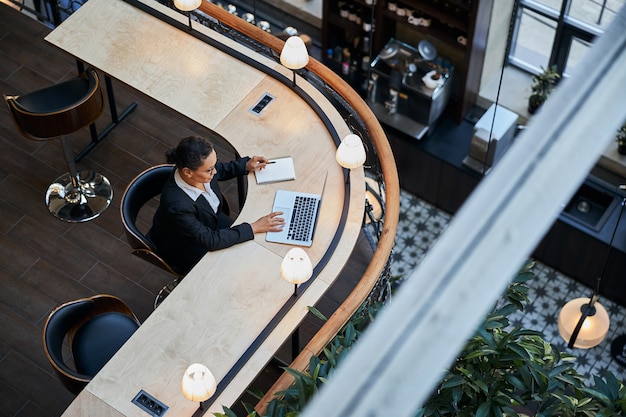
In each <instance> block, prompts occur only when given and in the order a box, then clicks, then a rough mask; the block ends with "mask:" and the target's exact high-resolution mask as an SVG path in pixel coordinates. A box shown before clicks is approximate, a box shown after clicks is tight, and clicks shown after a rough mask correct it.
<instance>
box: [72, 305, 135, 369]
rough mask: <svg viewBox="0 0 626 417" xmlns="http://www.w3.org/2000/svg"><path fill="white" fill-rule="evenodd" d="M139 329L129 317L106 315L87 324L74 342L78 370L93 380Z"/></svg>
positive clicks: (119, 314) (124, 315)
mask: <svg viewBox="0 0 626 417" xmlns="http://www.w3.org/2000/svg"><path fill="white" fill-rule="evenodd" d="M138 328H139V324H137V322H136V321H135V320H133V319H132V318H131V317H129V316H127V315H126V314H122V313H118V312H110V313H104V314H101V315H99V316H96V317H94V318H92V319H91V320H89V321H88V322H87V323H85V324H83V325H82V326H81V327H80V328H79V329H78V331H77V332H76V334H75V335H74V340H73V341H72V353H73V354H74V364H75V366H76V370H77V371H78V372H79V373H81V374H84V375H88V376H90V377H93V376H94V375H96V374H97V373H98V372H99V371H100V369H102V367H103V366H104V365H105V364H106V363H107V362H108V361H109V359H111V357H113V355H115V352H117V351H118V350H119V348H121V347H122V345H123V344H124V343H126V341H127V340H128V339H129V338H130V337H131V336H132V335H133V333H135V330H137V329H138Z"/></svg>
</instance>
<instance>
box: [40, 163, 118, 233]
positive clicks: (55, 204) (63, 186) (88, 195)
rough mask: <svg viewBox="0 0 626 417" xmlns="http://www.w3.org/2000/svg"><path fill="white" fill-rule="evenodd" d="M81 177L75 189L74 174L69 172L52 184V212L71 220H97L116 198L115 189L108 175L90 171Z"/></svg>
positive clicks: (49, 198)
mask: <svg viewBox="0 0 626 417" xmlns="http://www.w3.org/2000/svg"><path fill="white" fill-rule="evenodd" d="M77 177H78V184H79V187H78V189H75V188H74V185H73V181H72V177H71V175H70V174H69V173H65V174H63V175H61V176H60V177H59V178H57V179H56V180H55V181H54V183H52V184H50V186H49V187H48V191H47V192H46V206H47V207H48V210H50V213H52V215H54V216H55V217H57V218H58V219H61V220H63V221H66V222H70V223H80V222H86V221H89V220H92V219H95V218H96V217H98V216H99V215H100V214H102V213H103V212H104V210H106V209H107V207H109V204H111V200H113V188H112V187H111V183H110V182H109V180H108V179H107V178H106V177H104V176H102V175H101V174H98V173H97V172H94V171H88V170H85V171H80V172H79V173H78V174H77Z"/></svg>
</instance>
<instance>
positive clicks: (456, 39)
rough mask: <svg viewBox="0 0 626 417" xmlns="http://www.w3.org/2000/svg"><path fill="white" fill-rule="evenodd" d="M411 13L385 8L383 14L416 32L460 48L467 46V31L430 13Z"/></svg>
mask: <svg viewBox="0 0 626 417" xmlns="http://www.w3.org/2000/svg"><path fill="white" fill-rule="evenodd" d="M408 13H410V14H409V15H403V14H397V13H395V12H394V11H390V10H384V11H383V16H384V17H385V18H386V19H389V20H391V21H393V22H397V23H402V24H404V25H405V26H406V27H409V28H411V30H414V31H416V32H419V33H421V34H424V35H427V36H429V37H433V38H436V39H439V40H440V41H442V42H445V43H447V44H449V45H451V46H452V47H453V48H455V49H458V50H464V49H465V48H466V46H467V38H468V36H467V32H466V31H464V30H460V29H458V28H454V27H451V26H449V25H447V24H446V23H444V22H441V21H438V20H436V19H434V18H432V17H431V16H429V15H425V14H422V13H420V12H416V11H410V12H408Z"/></svg>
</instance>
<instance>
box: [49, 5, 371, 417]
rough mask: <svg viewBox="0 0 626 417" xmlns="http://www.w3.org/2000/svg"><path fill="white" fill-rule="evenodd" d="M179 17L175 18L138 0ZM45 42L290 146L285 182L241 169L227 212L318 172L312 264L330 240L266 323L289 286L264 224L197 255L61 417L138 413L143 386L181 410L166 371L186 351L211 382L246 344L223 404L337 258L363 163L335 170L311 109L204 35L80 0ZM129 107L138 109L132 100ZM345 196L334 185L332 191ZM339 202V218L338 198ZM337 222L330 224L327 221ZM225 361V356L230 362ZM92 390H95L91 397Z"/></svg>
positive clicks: (357, 218)
mask: <svg viewBox="0 0 626 417" xmlns="http://www.w3.org/2000/svg"><path fill="white" fill-rule="evenodd" d="M146 2H149V4H150V5H151V6H152V7H154V8H155V9H158V10H159V11H160V12H162V13H164V14H166V15H168V16H171V17H173V18H174V19H176V20H178V21H180V22H186V18H185V17H184V16H182V15H180V14H178V13H176V12H175V11H172V10H169V9H167V8H165V7H163V6H161V5H160V4H159V3H157V2H151V1H150V0H146ZM194 29H195V30H197V31H199V32H202V33H203V34H205V35H206V36H209V37H211V38H213V39H217V40H218V41H219V42H221V43H223V44H225V45H228V46H229V47H231V48H233V49H234V50H237V51H239V52H242V53H243V54H244V55H246V56H248V57H253V58H254V59H255V60H256V61H257V62H260V63H262V64H263V65H264V66H266V67H267V68H270V69H272V70H275V71H277V72H279V73H280V74H283V75H284V76H285V77H287V79H289V80H290V79H291V72H290V71H288V70H286V69H285V68H283V67H282V66H280V65H279V64H277V63H276V62H275V61H272V60H270V59H268V58H265V57H262V56H260V55H258V56H257V54H256V53H254V52H253V51H250V50H248V49H246V48H245V47H243V46H241V45H239V44H236V43H234V42H233V41H231V40H229V39H227V38H225V37H223V36H221V35H219V34H216V33H214V32H212V31H210V30H209V29H208V28H205V27H203V26H200V25H197V23H196V22H194ZM46 40H48V41H49V42H51V43H52V44H54V45H56V46H58V47H59V48H61V49H63V50H65V51H67V52H69V53H70V54H72V55H74V56H75V57H77V58H78V59H80V60H82V61H84V62H86V63H87V64H89V65H92V66H94V67H96V68H98V69H100V70H102V71H104V72H105V73H107V74H109V75H111V76H112V77H114V78H116V79H119V80H120V81H122V82H124V83H126V84H128V85H130V86H131V87H134V88H136V89H137V90H139V91H141V92H143V93H145V94H147V95H148V96H150V97H152V98H154V99H156V100H158V101H160V102H162V103H164V104H166V105H168V106H169V107H171V108H173V109H175V110H177V111H179V112H180V113H181V114H183V115H185V116H188V117H189V118H191V119H193V120H195V121H197V122H198V123H199V124H201V125H203V126H205V127H208V128H210V129H212V130H214V131H215V132H217V133H218V134H220V135H221V136H223V137H224V138H226V139H227V140H228V141H229V142H230V143H231V144H232V145H233V146H234V147H235V149H236V150H237V151H238V152H239V153H240V154H241V155H252V154H263V155H266V156H268V157H277V156H283V155H291V156H292V157H293V159H294V162H295V166H296V176H297V179H296V180H295V181H290V182H283V183H275V184H266V185H257V184H256V182H255V180H254V176H253V174H250V176H249V177H248V195H247V200H246V204H245V205H244V207H243V209H242V211H241V213H240V216H239V218H238V219H237V220H236V222H242V221H254V220H256V219H257V218H258V217H260V216H262V215H264V214H267V213H268V212H269V211H271V206H272V202H273V198H274V194H275V192H276V190H278V189H294V190H300V191H305V192H315V193H319V192H321V190H322V184H323V182H324V178H325V177H326V175H327V176H328V177H327V178H328V180H327V184H326V189H325V193H324V199H323V203H322V210H321V214H320V220H319V223H318V227H317V230H316V235H315V239H314V243H313V246H312V247H311V248H308V249H306V250H307V253H308V254H309V256H310V257H311V260H312V262H313V264H314V265H316V264H318V263H319V262H320V261H321V260H322V259H323V258H324V256H325V254H326V252H327V250H328V248H329V246H330V245H331V242H332V241H333V239H338V244H337V246H336V248H335V250H334V252H333V254H332V256H331V258H330V260H329V261H328V263H327V264H326V265H325V266H324V267H323V269H321V272H320V273H319V275H318V276H317V277H316V278H315V280H314V281H312V282H311V283H310V285H309V286H308V288H306V290H305V291H302V293H301V294H300V295H299V297H298V298H297V300H296V301H295V303H294V304H293V306H292V307H291V308H289V309H288V311H287V312H286V313H285V315H284V317H283V318H282V319H280V320H279V321H278V322H277V323H276V325H275V327H272V328H267V326H268V323H270V322H271V321H272V319H273V318H274V317H275V315H276V314H277V312H278V311H279V310H280V309H281V308H282V306H283V305H285V304H286V303H288V302H289V301H290V299H291V298H292V294H293V286H292V285H291V284H288V283H287V282H285V281H283V280H282V279H281V278H280V273H279V268H280V262H281V261H282V258H283V256H284V254H285V253H286V252H287V251H288V250H289V249H290V248H291V246H288V245H280V244H275V243H268V242H266V241H265V238H264V235H261V234H259V235H257V236H256V237H255V239H254V240H253V241H250V242H245V243H243V244H240V245H237V246H235V247H233V248H229V249H226V250H222V251H217V252H212V253H208V254H207V255H206V256H205V257H204V258H203V259H202V260H201V261H200V263H199V264H198V265H197V266H196V267H195V268H194V269H193V270H192V271H191V272H190V273H189V274H188V275H187V276H186V277H185V279H184V280H183V281H182V282H181V283H180V284H179V286H178V287H177V288H176V289H175V290H174V292H173V293H172V294H171V295H170V296H169V297H168V298H167V299H166V300H165V301H164V302H163V303H162V304H161V305H160V306H159V307H158V308H157V309H156V310H155V312H154V313H153V314H152V315H151V316H150V317H149V318H148V319H147V320H146V322H145V323H143V324H142V326H141V327H140V329H139V330H138V331H137V333H136V334H135V335H134V336H133V337H132V338H131V339H130V340H129V341H128V342H127V343H126V344H125V345H124V346H123V347H122V348H121V349H120V350H119V351H118V353H117V354H116V355H115V356H114V358H113V359H112V360H111V361H110V362H109V363H108V364H107V365H106V366H105V367H104V368H103V369H102V371H101V372H100V373H98V375H96V377H95V378H94V379H93V380H92V381H91V382H90V384H89V385H88V386H87V387H86V389H85V390H83V392H82V393H81V394H80V395H79V396H78V397H77V399H76V400H75V401H74V402H73V403H72V405H71V406H70V407H69V408H68V410H66V413H65V414H64V416H80V415H85V416H87V415H88V416H90V417H98V416H104V415H126V416H138V417H143V416H145V412H144V411H143V410H141V409H140V408H138V407H137V406H136V405H134V404H132V403H131V400H132V399H133V398H134V396H135V395H136V394H137V393H138V392H139V390H141V389H143V390H145V391H146V392H148V393H150V394H151V395H153V396H155V397H156V398H157V399H158V400H159V401H161V402H163V403H165V404H166V405H167V406H168V407H170V409H169V411H168V413H167V415H191V414H193V412H194V411H195V410H196V409H197V407H198V404H197V403H194V402H191V401H189V400H187V399H185V398H184V397H183V395H182V393H181V391H180V381H181V378H182V375H183V372H184V371H185V369H186V367H187V366H188V365H190V364H191V363H194V362H201V363H204V364H205V365H207V366H208V367H209V368H210V369H211V371H212V372H213V373H214V375H215V376H216V378H217V380H218V382H219V381H221V380H222V379H223V378H224V377H225V375H227V374H228V373H229V372H232V369H234V367H235V368H237V367H238V366H239V364H238V361H239V360H240V358H241V357H242V355H244V353H246V352H249V349H250V346H253V345H254V344H255V343H256V342H255V340H256V339H257V337H259V335H260V334H262V333H263V334H264V336H263V337H262V340H260V342H259V343H258V346H257V345H255V347H254V349H252V351H250V352H249V354H246V355H247V356H246V355H244V356H246V363H245V364H244V365H243V366H241V367H240V370H239V372H238V373H236V374H235V376H234V377H233V379H232V381H230V383H229V384H228V386H226V387H225V389H224V390H223V391H222V392H221V393H220V394H219V395H216V396H215V398H212V399H211V401H212V404H210V405H209V408H208V411H207V412H216V411H221V410H222V405H226V406H230V405H232V404H233V402H234V401H236V399H237V398H238V397H239V396H240V395H241V394H242V393H243V391H244V390H245V389H246V388H247V386H248V384H249V383H250V382H251V381H252V380H253V379H254V377H256V375H257V373H258V372H260V371H261V370H262V369H263V367H264V366H265V364H266V363H267V362H268V361H269V360H270V359H271V357H272V356H273V354H274V352H276V351H277V350H278V348H279V347H280V346H281V345H282V344H283V342H284V341H285V340H286V339H287V338H288V337H289V335H290V334H291V333H292V332H293V330H294V329H295V328H296V327H297V326H298V324H299V322H300V321H301V320H302V319H303V318H304V316H305V315H306V313H307V306H310V305H313V304H315V302H316V301H317V300H318V299H319V298H320V297H321V296H322V295H323V294H324V292H325V291H326V290H327V288H328V287H329V286H330V285H331V284H332V282H333V281H334V279H335V278H336V277H337V275H338V274H339V272H340V271H341V269H342V268H343V267H344V265H345V263H346V261H347V259H348V257H349V255H350V253H351V251H352V249H353V247H354V244H355V242H356V239H357V237H358V234H359V231H360V225H361V221H362V217H363V209H364V193H365V189H364V174H363V170H362V169H357V170H352V171H351V172H350V175H349V178H350V184H351V185H350V186H349V187H346V184H345V180H344V172H343V170H342V169H341V167H339V166H338V165H337V163H336V162H335V159H334V153H335V150H336V145H335V143H334V141H333V135H332V132H331V131H329V129H328V128H327V126H326V125H325V124H324V123H323V121H322V119H320V117H319V116H318V115H317V114H316V113H315V112H314V111H313V109H312V108H311V107H310V106H309V105H308V104H307V103H306V102H305V101H304V100H302V99H301V98H300V97H299V96H298V95H296V94H294V92H293V91H292V89H291V88H290V86H289V84H288V83H287V84H284V83H282V82H280V81H278V80H276V79H275V78H273V77H271V76H268V75H267V74H265V73H264V72H262V71H260V70H258V69H255V68H253V67H250V66H248V65H246V64H244V63H242V62H240V61H239V60H237V59H235V58H233V57H232V56H230V55H228V54H226V53H223V52H221V51H219V50H217V49H215V48H213V47H211V46H210V45H208V44H206V43H205V42H203V41H201V40H199V39H196V38H194V37H193V36H191V35H190V34H188V33H186V32H185V31H183V30H178V29H176V28H175V27H173V26H170V25H168V24H166V23H164V22H162V21H160V20H159V19H157V18H155V17H153V16H150V15H149V14H147V13H144V12H142V11H140V10H139V9H136V8H134V7H133V6H131V5H129V4H127V3H125V2H123V1H121V0H90V1H89V2H87V3H85V4H84V5H83V6H82V7H81V8H80V9H79V10H78V11H77V12H76V13H74V14H73V15H72V16H71V17H70V18H68V19H67V20H66V21H65V22H64V23H63V24H61V25H60V26H59V27H58V28H56V29H55V30H54V31H53V32H51V33H50V34H49V35H48V36H47V37H46ZM298 86H299V87H301V88H302V89H303V90H304V91H305V92H306V93H307V94H308V95H310V96H311V98H312V99H313V100H314V101H315V103H317V105H319V106H320V107H321V108H322V110H323V112H324V113H325V115H326V117H328V119H329V120H330V122H331V124H332V129H331V130H333V129H334V130H336V134H337V135H338V137H343V136H345V135H346V134H348V133H349V129H348V127H347V126H346V124H345V122H344V120H343V119H342V118H341V116H340V115H339V113H338V112H337V111H336V109H335V108H334V107H333V106H332V105H331V104H330V103H329V102H328V101H327V100H326V98H325V97H324V96H323V95H322V94H321V93H320V92H319V91H317V90H316V89H315V88H313V87H312V86H311V85H308V84H307V83H306V81H304V80H302V79H298ZM264 93H269V94H271V95H272V96H274V97H275V100H273V101H272V102H271V103H270V104H269V105H268V107H267V108H266V109H265V110H264V111H263V112H262V113H261V115H255V114H253V113H251V112H250V111H249V109H250V108H251V107H252V106H253V105H254V103H256V101H257V100H258V99H260V98H261V96H262V95H263V94H264ZM137 111H138V112H141V109H140V108H138V109H137ZM346 189H347V190H349V193H350V194H349V195H345V190H346ZM344 202H347V204H348V211H347V217H346V221H345V225H343V227H342V228H340V222H341V216H342V208H343V207H344ZM338 229H339V230H338ZM237 369H239V368H237ZM98 401H100V402H98Z"/></svg>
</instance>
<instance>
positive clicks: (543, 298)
mask: <svg viewBox="0 0 626 417" xmlns="http://www.w3.org/2000/svg"><path fill="white" fill-rule="evenodd" d="M450 218H451V216H450V215H449V214H446V213H445V212H442V211H441V210H438V209H437V208H435V207H433V206H432V205H430V204H428V203H426V202H424V201H423V200H420V199H419V198H417V197H415V196H413V195H411V194H409V193H407V192H405V191H402V193H401V199H400V220H399V224H398V233H397V236H396V243H395V248H394V251H393V258H392V263H391V268H392V275H394V276H399V277H402V276H408V275H409V274H410V273H411V272H412V271H413V269H414V268H415V267H416V266H417V264H419V262H420V261H421V260H422V258H423V257H424V256H425V255H426V253H427V252H428V249H429V248H430V247H431V245H432V244H433V243H434V242H435V240H436V239H437V238H438V237H439V235H440V234H441V233H442V232H443V231H444V230H445V228H446V226H447V225H448V222H449V221H450ZM534 272H535V279H534V280H533V281H531V285H530V287H531V288H530V294H529V300H530V303H529V304H528V305H527V308H526V310H525V311H524V312H520V313H519V314H516V315H514V316H513V317H511V321H512V324H513V325H519V326H522V327H524V328H527V329H532V330H537V331H541V332H543V333H544V336H545V338H546V340H547V341H550V342H551V343H553V344H554V345H555V346H556V347H557V348H558V349H559V350H560V351H562V352H568V353H571V354H573V355H574V356H575V357H576V368H577V370H578V371H579V372H580V373H581V374H582V375H584V376H585V377H586V378H587V380H588V381H589V382H591V381H592V375H602V372H603V371H604V370H607V369H608V370H610V371H611V372H613V374H615V375H616V376H617V378H618V379H620V380H622V381H626V368H624V367H622V366H621V365H620V364H618V363H617V362H616V361H615V360H613V358H612V356H611V343H612V341H613V340H614V339H615V338H616V337H617V336H621V335H623V334H625V333H626V331H625V330H624V329H623V328H622V324H623V323H624V322H626V308H624V307H620V306H619V305H617V304H615V303H613V302H611V301H610V300H606V299H600V302H601V303H602V305H603V306H604V307H605V308H606V309H607V311H608V313H609V316H610V318H611V327H610V328H609V334H608V336H607V338H606V339H605V340H604V341H603V342H602V343H601V344H600V345H599V346H596V347H594V348H592V349H587V350H585V349H572V350H570V349H568V348H567V344H566V343H565V341H563V339H562V338H561V337H560V335H559V332H558V329H557V318H558V314H559V311H560V308H561V307H562V306H563V305H564V304H565V303H566V302H567V301H569V300H571V299H573V298H578V297H583V296H588V295H590V294H591V293H592V290H591V289H589V288H588V287H586V286H584V285H582V284H580V283H578V282H577V281H574V280H572V279H570V278H568V277H567V276H565V275H563V274H561V273H560V272H558V271H555V270H554V269H552V268H549V267H548V266H546V265H543V264H541V263H540V262H537V263H536V266H535V268H534ZM623 354H626V352H624V353H623Z"/></svg>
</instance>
